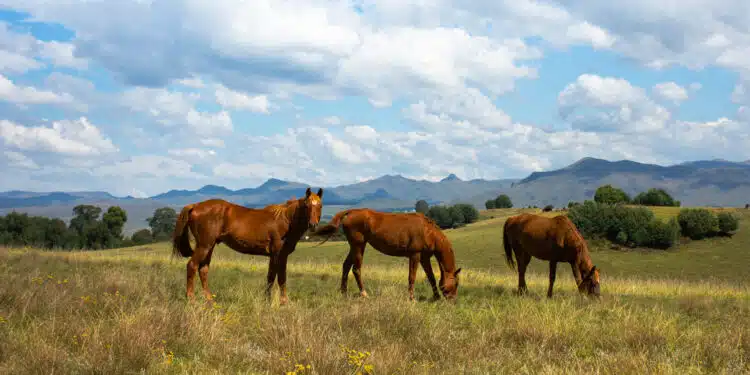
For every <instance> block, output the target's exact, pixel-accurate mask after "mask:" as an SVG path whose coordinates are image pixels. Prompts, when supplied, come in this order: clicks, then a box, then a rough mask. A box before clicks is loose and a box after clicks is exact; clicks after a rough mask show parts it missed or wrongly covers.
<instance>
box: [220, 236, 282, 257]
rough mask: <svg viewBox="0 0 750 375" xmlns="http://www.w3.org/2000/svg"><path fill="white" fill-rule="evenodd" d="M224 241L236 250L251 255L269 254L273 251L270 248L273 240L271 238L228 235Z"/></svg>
mask: <svg viewBox="0 0 750 375" xmlns="http://www.w3.org/2000/svg"><path fill="white" fill-rule="evenodd" d="M222 242H224V243H225V244H226V245H227V246H229V247H230V248H232V249H233V250H234V251H237V252H239V253H242V254H249V255H269V254H270V253H271V252H270V250H269V247H270V244H271V241H270V239H265V240H263V239H260V238H253V239H248V238H236V237H234V236H228V237H227V238H225V239H222Z"/></svg>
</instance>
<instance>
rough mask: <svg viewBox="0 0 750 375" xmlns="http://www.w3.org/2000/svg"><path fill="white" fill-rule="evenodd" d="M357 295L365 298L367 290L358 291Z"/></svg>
mask: <svg viewBox="0 0 750 375" xmlns="http://www.w3.org/2000/svg"><path fill="white" fill-rule="evenodd" d="M359 296H360V297H362V298H367V292H365V291H364V290H363V291H361V292H359Z"/></svg>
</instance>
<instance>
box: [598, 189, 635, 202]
mask: <svg viewBox="0 0 750 375" xmlns="http://www.w3.org/2000/svg"><path fill="white" fill-rule="evenodd" d="M594 201H595V202H597V203H608V204H617V203H628V202H630V196H628V194H627V193H625V191H624V190H622V189H619V188H616V187H614V186H612V185H609V184H607V185H602V186H599V187H598V188H597V189H596V192H595V193H594Z"/></svg>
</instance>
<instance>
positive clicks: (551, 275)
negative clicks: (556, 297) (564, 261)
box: [547, 260, 557, 298]
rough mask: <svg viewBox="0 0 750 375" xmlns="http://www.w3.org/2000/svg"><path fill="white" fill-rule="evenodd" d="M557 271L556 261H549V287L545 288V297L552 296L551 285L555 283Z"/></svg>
mask: <svg viewBox="0 0 750 375" xmlns="http://www.w3.org/2000/svg"><path fill="white" fill-rule="evenodd" d="M556 273H557V262H555V261H554V260H553V261H550V262H549V287H548V288H547V298H552V287H553V286H554V285H555V274H556Z"/></svg>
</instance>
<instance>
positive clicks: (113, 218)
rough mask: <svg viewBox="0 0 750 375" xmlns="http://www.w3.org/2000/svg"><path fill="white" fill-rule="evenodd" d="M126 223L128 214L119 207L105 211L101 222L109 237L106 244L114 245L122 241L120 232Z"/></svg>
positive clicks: (112, 207)
mask: <svg viewBox="0 0 750 375" xmlns="http://www.w3.org/2000/svg"><path fill="white" fill-rule="evenodd" d="M127 221H128V213H127V212H125V210H123V209H122V208H121V207H120V206H111V207H110V208H108V209H107V212H106V213H104V216H103V217H102V222H104V225H105V226H106V227H107V231H108V232H109V235H110V237H111V240H110V241H108V242H110V243H116V242H118V241H122V230H123V228H124V227H125V223H126V222H127Z"/></svg>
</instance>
